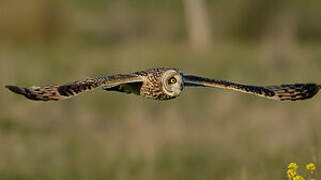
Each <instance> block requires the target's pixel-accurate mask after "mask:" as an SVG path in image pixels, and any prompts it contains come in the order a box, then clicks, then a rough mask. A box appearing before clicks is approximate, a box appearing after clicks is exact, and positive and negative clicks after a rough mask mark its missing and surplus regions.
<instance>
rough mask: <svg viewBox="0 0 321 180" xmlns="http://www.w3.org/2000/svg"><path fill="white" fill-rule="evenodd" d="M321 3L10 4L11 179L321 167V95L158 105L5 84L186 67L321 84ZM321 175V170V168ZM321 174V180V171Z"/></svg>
mask: <svg viewBox="0 0 321 180" xmlns="http://www.w3.org/2000/svg"><path fill="white" fill-rule="evenodd" d="M320 12H321V1H318V0H306V1H300V0H281V1H280V0H269V1H263V0H261V1H258V0H238V1H225V0H197V1H195V0H78V1H76V0H71V1H63V0H28V2H22V1H19V0H1V1H0V84H1V90H0V109H1V110H0V179H1V180H2V179H59V180H64V179H110V180H113V179H117V180H123V179H124V180H125V179H139V180H151V179H155V180H167V179H175V180H176V179H186V180H188V179H191V180H192V179H197V180H202V179H204V180H205V179H222V180H225V179H226V180H232V179H241V180H246V179H260V180H261V179H262V180H265V179H274V180H278V179H280V180H281V179H283V180H284V179H286V178H287V177H286V175H285V171H286V167H287V164H288V163H290V162H297V163H298V164H299V165H301V167H303V165H304V164H306V163H308V162H314V163H316V165H317V167H318V168H319V170H320V169H321V131H320V127H321V115H320V109H321V96H320V95H317V96H316V97H315V98H314V99H311V100H307V101H303V102H296V103H291V102H289V103H287V102H285V103H280V102H276V101H271V100H266V99H263V98H257V97H254V96H251V95H246V94H240V93H237V92H230V91H225V90H219V89H215V90H210V89H187V90H185V91H184V92H183V94H182V96H180V97H179V98H177V99H175V100H172V101H166V102H157V101H152V100H148V99H144V98H141V97H138V96H134V95H124V94H120V93H110V92H108V93H107V92H104V91H102V90H98V91H96V92H95V93H86V94H84V95H81V96H78V97H75V98H73V99H72V100H71V99H70V100H65V101H61V102H50V103H41V102H33V101H28V100H26V99H25V98H23V97H21V96H17V95H14V94H12V93H10V92H9V91H7V90H6V89H5V88H4V85H6V84H18V85H21V86H31V85H48V84H58V83H64V82H71V81H74V80H79V79H84V78H88V77H95V76H100V75H108V74H115V73H126V72H134V71H138V70H143V69H146V68H151V67H158V66H173V67H177V68H180V69H182V70H183V71H184V72H185V73H187V74H188V73H193V74H198V75H202V76H207V77H213V78H216V79H225V80H233V81H236V82H240V83H247V84H253V85H274V84H281V83H294V82H317V83H321V80H320V77H321V23H320V22H321V21H320V20H321V19H320ZM317 177H319V178H321V173H320V172H317ZM317 179H318V178H317Z"/></svg>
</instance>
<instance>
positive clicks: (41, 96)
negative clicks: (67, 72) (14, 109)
mask: <svg viewBox="0 0 321 180" xmlns="http://www.w3.org/2000/svg"><path fill="white" fill-rule="evenodd" d="M142 81H143V79H142V77H141V76H139V75H138V74H135V73H133V74H117V75H111V76H105V77H99V78H91V79H85V80H80V81H75V82H72V83H66V84H61V85H51V86H44V87H35V86H33V87H29V88H20V87H18V86H11V85H7V86H5V87H6V88H8V89H9V90H10V91H12V92H14V93H17V94H20V95H24V96H25V97H26V98H28V99H31V100H39V101H50V100H54V101H57V100H61V99H66V98H71V97H74V96H76V95H78V94H80V93H83V92H86V91H90V90H94V89H97V88H99V87H115V86H118V85H121V84H128V83H140V82H142Z"/></svg>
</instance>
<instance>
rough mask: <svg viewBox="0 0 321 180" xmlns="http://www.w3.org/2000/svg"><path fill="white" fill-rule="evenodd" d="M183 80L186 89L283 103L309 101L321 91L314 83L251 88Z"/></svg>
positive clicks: (200, 79)
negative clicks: (206, 89) (228, 92)
mask: <svg viewBox="0 0 321 180" xmlns="http://www.w3.org/2000/svg"><path fill="white" fill-rule="evenodd" d="M183 79H184V86H185V87H212V88H223V89H231V90H235V91H240V92H243V93H250V94H254V95H256V96H260V97H265V98H269V99H274V100H281V101H287V100H290V101H296V100H305V99H309V98H312V97H313V96H314V95H316V94H317V93H318V91H319V90H320V89H321V85H317V84H314V83H307V84H284V85H279V86H251V85H244V84H238V83H233V82H229V81H222V80H215V79H209V78H204V77H200V76H194V75H184V76H183Z"/></svg>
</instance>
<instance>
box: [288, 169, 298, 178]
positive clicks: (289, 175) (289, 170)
mask: <svg viewBox="0 0 321 180" xmlns="http://www.w3.org/2000/svg"><path fill="white" fill-rule="evenodd" d="M286 173H287V175H288V177H289V179H291V178H294V177H295V176H296V170H294V169H288V170H287V171H286Z"/></svg>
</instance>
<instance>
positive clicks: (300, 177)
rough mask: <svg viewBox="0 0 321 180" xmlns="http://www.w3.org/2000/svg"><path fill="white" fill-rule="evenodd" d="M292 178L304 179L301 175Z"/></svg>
mask: <svg viewBox="0 0 321 180" xmlns="http://www.w3.org/2000/svg"><path fill="white" fill-rule="evenodd" d="M293 180H304V178H303V177H302V176H295V177H294V178H293Z"/></svg>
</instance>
